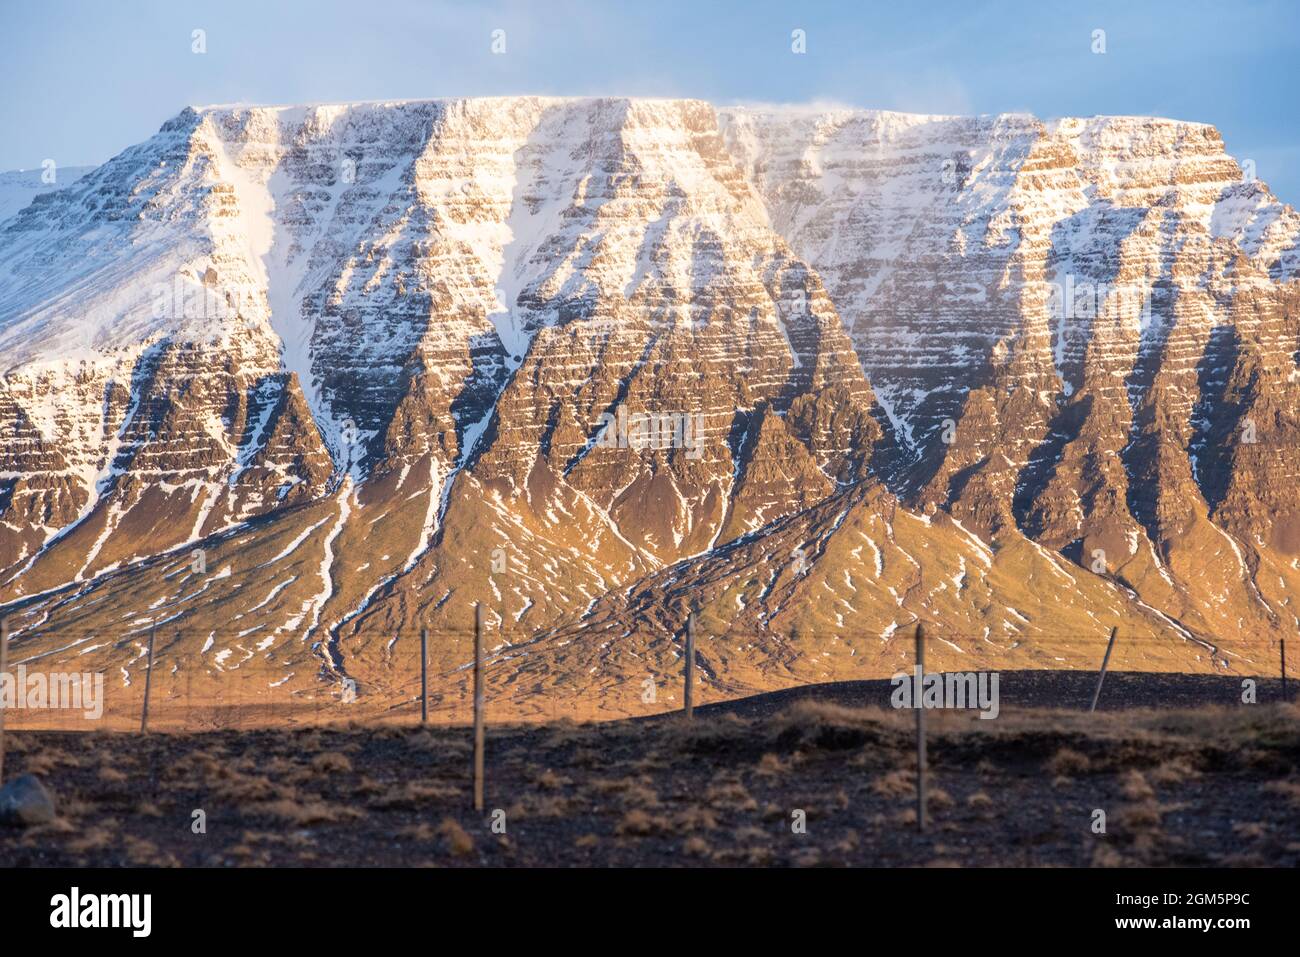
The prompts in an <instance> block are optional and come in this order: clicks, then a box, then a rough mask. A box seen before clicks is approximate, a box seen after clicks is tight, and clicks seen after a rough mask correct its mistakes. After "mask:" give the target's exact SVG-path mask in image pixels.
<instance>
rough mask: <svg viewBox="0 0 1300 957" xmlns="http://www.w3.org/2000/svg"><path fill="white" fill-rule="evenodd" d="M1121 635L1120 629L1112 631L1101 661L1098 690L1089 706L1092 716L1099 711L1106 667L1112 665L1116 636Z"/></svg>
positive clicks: (1093, 694)
mask: <svg viewBox="0 0 1300 957" xmlns="http://www.w3.org/2000/svg"><path fill="white" fill-rule="evenodd" d="M1117 634H1119V629H1118V628H1112V629H1111V630H1110V641H1108V642H1106V654H1105V655H1104V656H1103V657H1102V659H1101V673H1100V674H1099V675H1097V689H1096V690H1095V691H1094V692H1093V693H1092V704H1090V705H1089V706H1088V713H1089V714H1092V713H1093V712H1094V711H1096V710H1097V700H1098V699H1099V698H1100V697H1101V684H1102V682H1103V681H1105V680H1106V666H1107V665H1108V664H1110V653H1111V650H1112V649H1114V647H1115V636H1116V635H1117Z"/></svg>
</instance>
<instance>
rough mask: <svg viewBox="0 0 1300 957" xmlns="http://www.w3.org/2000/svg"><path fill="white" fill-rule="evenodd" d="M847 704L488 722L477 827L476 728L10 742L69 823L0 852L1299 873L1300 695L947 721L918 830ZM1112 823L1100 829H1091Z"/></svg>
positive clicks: (14, 765)
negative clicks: (923, 824) (923, 826)
mask: <svg viewBox="0 0 1300 957" xmlns="http://www.w3.org/2000/svg"><path fill="white" fill-rule="evenodd" d="M1121 686H1122V685H1121V684H1120V683H1117V687H1121ZM833 699H834V695H833V694H827V695H825V696H823V697H822V698H821V699H819V700H813V699H808V698H805V699H804V700H784V699H781V698H779V697H773V696H765V697H763V698H759V699H750V700H748V701H742V702H736V703H733V704H730V705H716V706H712V707H709V708H706V709H702V710H701V711H699V712H697V714H696V717H695V720H694V721H693V722H690V723H687V722H686V721H685V720H683V719H682V718H681V717H680V716H676V715H665V716H661V717H657V718H650V719H641V720H630V721H617V722H605V723H587V724H577V723H573V722H570V721H560V722H556V723H552V724H531V725H511V726H494V727H491V728H490V729H489V732H488V739H487V789H486V806H485V808H484V811H483V812H482V813H477V812H475V811H474V810H473V809H472V807H471V803H472V802H471V793H472V786H471V777H470V770H471V739H470V734H469V732H468V730H467V729H466V728H464V727H458V726H429V727H419V726H410V725H405V726H399V725H386V726H366V727H362V726H358V725H349V726H342V725H340V726H330V727H320V728H305V729H285V728H280V729H274V730H269V729H267V730H242V731H241V730H225V731H212V732H205V733H186V734H170V733H167V734H150V735H145V736H142V735H138V734H125V733H113V732H96V733H68V732H59V731H20V732H18V733H12V734H10V735H9V757H8V760H7V762H6V769H5V770H6V777H7V778H10V777H13V776H15V775H17V774H20V773H23V772H32V773H35V774H37V775H39V776H40V777H41V778H42V780H43V781H44V782H45V783H46V785H47V787H48V788H49V790H50V791H51V793H52V794H53V795H54V798H55V801H56V804H57V806H58V809H59V813H60V816H59V817H58V818H57V820H56V821H55V822H54V823H52V824H50V825H45V826H41V827H37V828H32V829H29V830H26V831H24V830H19V829H16V828H0V860H3V861H4V862H5V863H6V864H7V865H12V866H28V865H108V866H118V865H128V866H129V865H143V866H189V867H192V866H200V867H229V866H265V865H303V866H365V865H403V866H435V867H441V866H457V867H463V866H483V865H486V866H536V865H542V866H583V865H599V866H605V865H612V866H701V865H704V866H746V865H775V866H845V865H848V866H899V865H903V866H929V865H933V866H957V867H962V866H989V865H1008V866H1080V867H1088V866H1100V867H1117V866H1126V865H1157V866H1162V865H1182V866H1189V865H1190V866H1203V865H1228V866H1297V865H1300V721H1298V720H1297V719H1298V718H1300V709H1298V708H1297V706H1296V705H1294V704H1291V705H1284V704H1276V703H1274V704H1258V705H1253V706H1242V705H1237V706H1230V705H1223V706H1219V705H1211V706H1198V707H1184V706H1181V705H1179V706H1175V707H1172V708H1163V709H1159V710H1156V709H1150V708H1136V709H1130V710H1116V711H1109V712H1106V713H1098V714H1096V715H1088V714H1086V713H1083V712H1081V711H1079V710H1062V709H1059V708H1058V709H1049V708H1042V707H1031V706H1025V705H1005V704H1004V707H1003V709H1002V713H1001V715H1000V716H999V718H998V719H997V720H992V721H985V720H979V719H978V718H977V717H976V715H975V712H960V711H931V712H929V713H928V714H927V721H928V726H929V768H930V771H929V775H930V777H929V780H930V808H931V826H930V828H929V830H928V831H927V833H925V834H923V835H921V834H918V833H917V830H916V826H915V824H916V822H915V805H914V782H915V777H914V775H915V757H914V751H913V744H914V741H913V728H914V723H913V722H914V719H913V715H912V713H911V712H902V711H893V710H890V709H888V708H880V707H875V706H869V707H845V706H843V705H841V704H836V703H833ZM1097 810H1101V811H1104V812H1105V815H1106V832H1105V833H1104V834H1099V833H1094V830H1093V823H1094V818H1095V811H1097ZM199 811H201V812H202V818H203V820H204V823H205V825H206V828H205V831H204V832H203V833H196V827H195V823H194V822H195V821H196V813H195V812H199ZM799 812H802V813H799ZM800 821H802V822H804V826H803V827H802V828H801V827H799V826H798V824H799V822H800Z"/></svg>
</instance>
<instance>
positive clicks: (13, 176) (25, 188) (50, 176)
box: [0, 164, 94, 222]
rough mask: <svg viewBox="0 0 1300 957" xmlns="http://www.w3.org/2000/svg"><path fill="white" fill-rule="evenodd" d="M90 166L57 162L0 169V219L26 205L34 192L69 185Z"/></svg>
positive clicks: (38, 193)
mask: <svg viewBox="0 0 1300 957" xmlns="http://www.w3.org/2000/svg"><path fill="white" fill-rule="evenodd" d="M92 169H94V167H93V166H58V165H57V164H53V165H51V166H49V167H42V168H41V169H13V170H6V171H5V172H0V222H4V221H5V220H6V219H8V218H9V217H10V216H12V215H14V214H15V213H17V212H19V211H20V210H22V209H25V208H27V206H29V205H30V204H31V202H32V200H33V199H35V198H36V197H37V196H39V195H41V194H43V193H51V192H53V191H54V190H56V189H63V188H65V187H67V186H71V185H72V184H73V183H75V182H76V181H77V180H79V179H81V177H83V176H85V175H86V174H87V173H89V172H90V171H91V170H92Z"/></svg>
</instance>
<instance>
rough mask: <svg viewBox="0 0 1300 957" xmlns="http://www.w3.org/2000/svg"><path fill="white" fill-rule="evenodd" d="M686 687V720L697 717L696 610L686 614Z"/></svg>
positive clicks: (684, 698) (684, 695) (683, 699)
mask: <svg viewBox="0 0 1300 957" xmlns="http://www.w3.org/2000/svg"><path fill="white" fill-rule="evenodd" d="M685 680H686V688H685V691H684V693H683V698H682V701H683V704H684V705H685V708H686V720H687V721H690V720H691V719H692V718H694V717H695V612H691V613H690V614H689V615H687V616H686V679H685Z"/></svg>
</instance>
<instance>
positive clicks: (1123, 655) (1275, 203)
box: [0, 97, 1300, 714]
mask: <svg viewBox="0 0 1300 957" xmlns="http://www.w3.org/2000/svg"><path fill="white" fill-rule="evenodd" d="M1298 270H1300V216H1298V215H1297V213H1296V212H1295V210H1294V209H1292V208H1291V207H1290V206H1287V205H1285V204H1283V203H1282V202H1280V201H1279V200H1278V199H1277V198H1276V197H1274V196H1273V195H1272V194H1271V193H1270V192H1269V190H1268V188H1267V186H1266V185H1265V184H1264V183H1262V182H1260V181H1258V180H1256V179H1254V178H1253V176H1252V175H1251V170H1250V169H1249V168H1248V167H1247V168H1246V169H1243V168H1242V166H1240V165H1239V164H1238V163H1237V161H1235V160H1234V159H1233V158H1232V157H1231V156H1229V155H1228V154H1227V152H1225V147H1224V144H1223V142H1222V139H1221V137H1220V136H1219V135H1218V133H1217V132H1216V131H1215V130H1214V129H1213V128H1212V127H1209V126H1205V125H1202V124H1196V123H1187V122H1179V121H1172V120H1163V119H1152V118H1142V117H1094V118H1090V119H1061V120H1054V121H1051V122H1044V121H1040V120H1038V119H1036V118H1034V117H1032V116H1026V115H1003V116H986V117H932V116H915V115H905V114H897V113H888V112H879V111H867V110H824V109H818V108H811V107H807V108H805V107H773V108H762V107H746V108H725V109H715V108H714V107H713V106H711V105H709V104H707V103H704V102H700V101H693V100H638V99H625V98H595V99H555V98H542V97H508V98H490V99H461V100H435V101H418V102H400V103H366V104H353V105H343V106H314V107H301V106H299V107H245V106H223V107H210V108H202V109H186V110H184V111H182V112H181V113H180V114H178V115H177V116H176V117H175V118H173V119H172V120H170V121H168V122H167V123H166V124H165V125H164V126H163V128H162V129H161V130H160V131H159V132H158V133H157V134H156V135H155V136H154V137H152V138H150V139H149V140H147V141H145V142H143V143H141V144H139V145H138V146H134V147H132V148H130V149H128V150H126V151H125V152H123V153H122V154H121V155H119V156H117V157H114V158H113V159H112V160H110V161H109V162H107V163H105V164H104V165H102V166H100V167H98V168H96V169H93V170H91V171H89V172H87V173H85V174H84V175H83V176H81V177H80V178H78V179H76V180H75V181H74V182H72V183H71V184H70V185H68V186H66V187H65V188H62V189H59V190H57V191H43V192H40V193H39V194H37V195H35V196H34V198H33V199H32V201H31V203H30V204H29V205H27V206H26V207H25V208H23V209H22V210H21V211H20V212H18V213H16V214H15V215H13V216H11V217H10V218H8V219H7V220H4V222H3V223H0V370H2V373H3V375H2V378H0V435H3V438H4V441H3V443H0V602H5V603H7V607H6V608H5V609H4V610H5V613H7V614H8V616H9V619H10V626H11V631H12V634H13V643H12V646H11V653H10V661H11V662H19V661H25V662H29V663H31V662H37V661H39V662H41V666H42V667H48V668H50V669H54V670H58V669H59V668H62V667H63V666H65V665H66V666H67V667H68V668H72V667H74V666H75V669H76V670H78V671H84V670H96V671H103V672H105V673H106V674H108V675H109V676H110V679H111V680H110V682H109V683H110V684H111V685H113V686H114V687H115V688H116V693H117V694H118V695H119V696H120V697H121V699H122V700H128V699H130V698H131V697H132V696H135V695H137V694H138V692H139V689H140V686H141V685H142V682H140V681H138V680H137V679H138V678H139V677H140V676H141V669H142V667H143V664H142V661H141V658H142V654H143V650H144V647H145V644H146V642H147V636H148V633H149V632H150V630H152V629H156V630H157V645H156V656H157V661H156V665H155V669H156V670H155V678H154V681H155V689H156V693H160V694H163V695H164V696H171V697H175V698H176V699H178V700H179V699H182V698H185V697H193V698H195V699H199V698H203V697H206V696H211V695H214V694H216V693H218V689H221V688H228V687H229V686H230V685H231V683H239V685H240V686H241V687H243V688H244V689H246V690H248V693H249V694H260V695H276V696H278V699H277V700H285V701H288V700H308V699H311V698H313V697H314V696H318V695H324V694H337V693H338V691H339V687H340V685H341V682H342V679H344V678H353V679H355V681H356V682H357V688H358V693H359V695H360V696H361V697H362V698H363V699H364V698H366V697H367V696H369V697H371V698H372V700H376V701H378V700H381V699H382V700H388V699H390V698H391V699H393V700H397V699H399V698H401V697H402V696H404V695H409V693H410V691H411V687H412V686H411V684H410V682H411V679H412V678H413V676H414V674H415V669H416V667H417V665H416V658H415V657H414V648H415V646H416V645H417V644H418V638H417V636H418V631H419V629H420V628H421V627H427V628H428V629H429V631H430V634H431V636H432V640H431V657H432V659H433V667H434V670H435V672H436V673H437V674H438V675H439V676H440V680H443V682H444V685H445V688H446V689H451V688H453V687H458V683H463V679H464V674H463V672H461V671H459V670H458V669H459V668H461V666H463V665H464V664H465V662H466V661H467V660H468V654H469V648H470V647H471V645H470V642H469V631H468V626H469V624H470V623H471V622H472V620H473V611H472V608H473V605H474V603H476V602H483V603H484V604H485V605H486V607H487V609H488V621H489V626H490V628H491V629H492V631H493V633H494V634H493V635H492V640H491V641H490V642H489V647H491V648H493V655H494V657H493V662H492V664H491V667H490V669H489V678H490V680H491V681H493V682H495V683H496V684H497V686H498V690H499V692H500V693H501V694H507V695H509V696H510V698H511V700H512V701H513V702H515V704H516V710H517V711H518V713H520V714H528V713H533V712H538V713H540V710H539V709H540V708H541V707H543V706H542V705H539V704H538V702H539V701H545V702H547V704H546V705H545V707H552V706H555V705H554V704H553V703H554V702H556V701H561V700H563V701H567V702H569V703H570V704H571V706H572V708H573V709H574V710H579V711H584V712H588V713H631V712H636V711H643V710H656V709H657V708H661V707H663V706H664V705H663V703H662V702H660V703H659V704H658V705H654V704H647V703H645V702H644V701H643V696H642V683H643V681H644V678H645V677H646V675H647V674H649V675H651V676H655V677H656V678H657V679H659V678H662V680H663V681H665V682H668V681H670V680H671V681H675V680H676V678H675V677H672V678H670V677H669V676H670V675H671V676H675V675H676V673H677V671H678V670H679V669H680V654H681V651H680V643H679V642H678V641H677V638H676V633H677V631H679V630H680V627H681V624H682V621H683V618H684V616H685V613H686V612H687V610H688V609H689V608H695V609H697V610H698V613H699V618H700V626H701V630H702V632H704V633H705V634H706V635H707V636H708V639H707V642H705V643H702V645H701V655H702V667H701V676H702V679H703V680H704V682H705V689H706V691H705V696H706V697H708V696H715V697H717V696H722V695H728V694H739V693H742V692H745V691H750V690H766V689H770V688H775V687H781V686H783V685H788V684H792V683H797V682H800V681H807V680H827V679H831V680H834V679H841V678H860V677H878V676H881V675H887V674H889V673H891V672H892V671H893V670H895V669H896V667H897V666H898V665H899V664H900V663H901V662H905V661H906V660H907V655H908V653H909V647H908V645H909V643H908V641H907V640H906V635H907V634H909V633H910V629H911V627H912V626H913V624H914V623H915V622H916V621H918V620H923V621H926V622H927V623H929V627H930V630H931V634H932V635H933V636H935V639H936V640H935V641H934V642H933V646H934V650H933V651H932V652H931V655H932V656H933V661H932V665H933V666H935V667H947V666H951V667H958V666H961V667H990V666H993V667H1001V666H1007V667H1012V666H1014V667H1072V666H1080V665H1085V664H1086V665H1088V666H1091V665H1093V664H1095V661H1096V660H1097V659H1098V658H1099V656H1100V651H1101V649H1103V648H1104V646H1105V641H1106V635H1107V633H1108V631H1109V629H1110V628H1111V627H1112V626H1119V627H1120V628H1121V629H1122V631H1123V634H1124V635H1125V638H1126V640H1125V642H1123V643H1121V646H1120V647H1119V649H1118V650H1117V665H1122V666H1124V667H1129V668H1136V669H1142V668H1161V669H1163V670H1193V671H1196V670H1201V671H1208V670H1228V671H1234V672H1240V673H1242V674H1255V673H1264V672H1267V673H1273V671H1274V670H1275V669H1274V662H1275V660H1276V654H1275V648H1276V642H1277V640H1278V639H1279V638H1281V637H1285V636H1287V635H1295V634H1296V633H1297V631H1300V618H1298V617H1297V615H1298V614H1300V612H1297V599H1298V598H1300V483H1298V482H1297V472H1300V412H1298V411H1297V409H1300V312H1298V307H1300V283H1297V281H1296V278H1295V277H1296V274H1297V271H1298ZM446 693H447V694H452V691H451V690H447V691H446Z"/></svg>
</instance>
